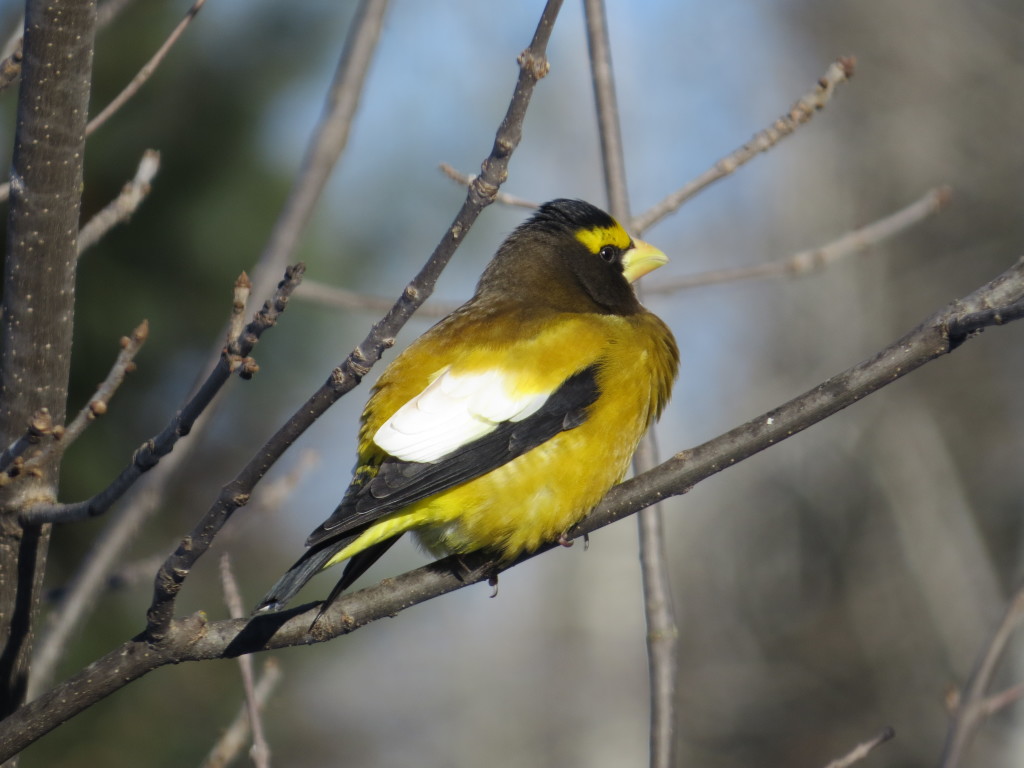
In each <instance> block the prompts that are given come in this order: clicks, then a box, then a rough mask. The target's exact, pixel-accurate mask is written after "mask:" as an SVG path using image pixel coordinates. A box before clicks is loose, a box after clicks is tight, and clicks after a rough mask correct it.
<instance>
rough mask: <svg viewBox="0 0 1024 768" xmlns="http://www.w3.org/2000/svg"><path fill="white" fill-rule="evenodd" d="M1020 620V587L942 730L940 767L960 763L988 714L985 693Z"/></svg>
mask: <svg viewBox="0 0 1024 768" xmlns="http://www.w3.org/2000/svg"><path fill="white" fill-rule="evenodd" d="M1022 621H1024V586H1022V587H1020V588H1019V589H1018V590H1017V593H1016V594H1015V595H1014V596H1013V599H1012V600H1010V604H1009V606H1008V607H1007V609H1006V613H1005V614H1004V615H1003V620H1002V621H1001V622H1000V623H999V627H998V628H997V629H996V631H995V633H994V634H993V635H992V640H991V641H990V642H989V644H988V646H987V647H986V649H985V652H984V653H983V654H982V655H981V657H980V658H979V659H978V662H977V664H976V666H975V669H974V672H973V674H972V675H971V679H970V681H969V682H968V683H967V688H966V689H965V691H964V694H963V695H962V696H961V697H960V700H959V702H958V703H957V706H956V710H955V712H954V713H953V716H952V719H951V720H950V723H949V730H948V731H947V732H946V744H945V746H944V747H943V750H942V759H941V760H940V761H939V766H940V768H954V766H957V765H960V762H961V760H962V759H963V757H964V755H965V753H966V752H967V747H968V746H969V745H970V743H971V740H972V739H973V738H974V734H975V733H976V732H977V730H978V727H979V726H980V725H981V723H982V722H983V721H984V720H985V718H986V717H987V716H988V715H989V706H990V705H989V703H988V699H987V698H986V692H987V691H988V689H989V686H990V685H991V684H992V679H993V677H994V676H995V672H996V667H997V666H998V665H999V661H1000V659H1002V657H1003V654H1004V653H1005V652H1006V646H1007V644H1008V643H1009V641H1010V637H1011V636H1012V635H1013V633H1014V632H1015V631H1016V630H1017V627H1018V626H1020V624H1021V622H1022Z"/></svg>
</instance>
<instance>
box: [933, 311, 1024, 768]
mask: <svg viewBox="0 0 1024 768" xmlns="http://www.w3.org/2000/svg"><path fill="white" fill-rule="evenodd" d="M975 314H977V313H975ZM1021 622H1024V587H1021V588H1019V589H1018V590H1017V593H1016V594H1015V595H1014V596H1013V599H1012V600H1011V601H1010V604H1009V606H1008V607H1007V609H1006V613H1005V614H1004V615H1003V620H1002V621H1001V622H1000V624H999V627H998V628H997V629H996V631H995V633H994V634H993V635H992V640H991V641H990V642H989V644H988V647H987V648H986V649H985V652H984V653H983V654H982V655H981V657H980V658H979V659H978V662H977V665H976V667H975V669H974V672H973V674H972V675H971V679H970V681H969V682H968V683H967V688H966V690H965V692H964V695H963V696H961V697H960V700H959V702H958V703H957V705H956V710H955V711H954V713H953V717H952V719H951V721H950V723H949V730H948V731H947V732H946V744H945V747H943V750H942V759H941V760H940V761H939V766H940V768H954V766H957V765H960V763H961V760H962V759H963V757H964V755H965V754H966V752H967V748H968V746H969V745H970V743H971V740H972V739H973V738H974V734H975V733H976V732H977V730H978V727H979V726H980V725H981V723H982V722H983V721H984V720H985V718H986V717H987V716H988V715H989V714H990V711H991V706H992V703H991V702H990V701H989V699H987V698H986V692H987V691H988V689H989V687H990V686H991V685H992V679H993V677H994V676H995V672H996V667H997V666H998V665H999V661H1000V659H1002V657H1003V654H1004V653H1005V652H1006V646H1007V644H1008V643H1009V641H1010V637H1011V636H1012V635H1013V633H1014V632H1015V631H1016V630H1017V628H1018V627H1019V626H1020V624H1021ZM1011 690H1012V689H1011ZM1016 696H1017V693H1016V692H1014V693H1013V694H1011V696H1010V700H1014V699H1015V698H1016ZM997 700H998V698H997ZM1007 703H1008V702H1007Z"/></svg>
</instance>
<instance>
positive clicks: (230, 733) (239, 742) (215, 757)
mask: <svg viewBox="0 0 1024 768" xmlns="http://www.w3.org/2000/svg"><path fill="white" fill-rule="evenodd" d="M280 681H281V665H280V664H278V663H277V660H276V659H267V660H266V662H264V664H263V674H262V675H261V676H260V680H259V682H258V683H256V694H255V700H256V705H257V706H258V707H260V708H262V707H263V705H264V704H265V703H266V701H267V699H269V698H270V694H271V693H273V691H274V688H276V687H277V684H278V683H279V682H280ZM248 712H249V709H248V704H243V705H242V708H241V709H239V710H238V714H237V715H235V719H234V720H233V721H232V723H231V725H230V726H228V728H227V730H226V731H224V733H223V734H222V735H221V737H220V739H218V740H217V743H216V744H214V746H213V749H212V750H210V754H208V755H207V756H206V759H205V760H204V761H203V764H202V766H201V768H225V766H227V765H229V764H230V763H231V761H232V760H234V759H235V756H236V755H237V754H238V753H239V752H241V751H242V748H243V747H244V746H245V744H246V741H247V740H248V737H249V714H248Z"/></svg>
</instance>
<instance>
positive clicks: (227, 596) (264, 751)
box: [220, 552, 270, 768]
mask: <svg viewBox="0 0 1024 768" xmlns="http://www.w3.org/2000/svg"><path fill="white" fill-rule="evenodd" d="M220 580H221V585H222V586H223V589H224V602H225V603H226V604H227V607H228V612H229V613H230V614H231V618H233V619H240V618H242V617H243V616H244V615H245V608H244V606H243V603H242V593H241V591H240V590H239V589H238V581H237V580H236V579H235V575H234V573H232V572H231V557H230V556H229V555H228V553H227V552H225V553H224V554H223V555H221V557H220ZM238 667H239V669H240V670H241V672H242V687H243V688H244V689H245V708H246V712H247V714H248V716H249V727H250V729H251V730H252V748H251V749H250V750H249V755H250V756H251V757H252V762H253V764H254V765H255V766H256V768H270V745H269V744H267V739H266V736H265V735H264V733H263V718H261V717H260V706H259V703H258V702H257V700H256V686H255V684H254V683H253V673H252V656H248V655H246V656H239V657H238Z"/></svg>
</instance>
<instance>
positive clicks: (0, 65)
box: [0, 39, 23, 200]
mask: <svg viewBox="0 0 1024 768" xmlns="http://www.w3.org/2000/svg"><path fill="white" fill-rule="evenodd" d="M21 45H22V41H21V39H19V40H18V42H17V43H16V44H15V48H14V50H13V51H12V52H11V54H10V55H9V56H8V57H7V58H5V59H4V60H3V61H0V91H5V90H7V88H9V87H10V86H11V84H12V83H15V82H17V80H18V78H19V77H21V60H22V58H23V53H22V49H21ZM4 199H5V200H6V199H7V194H6V193H5V194H4Z"/></svg>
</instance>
